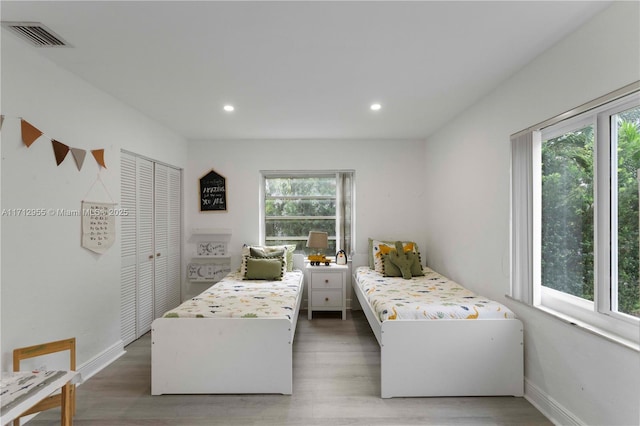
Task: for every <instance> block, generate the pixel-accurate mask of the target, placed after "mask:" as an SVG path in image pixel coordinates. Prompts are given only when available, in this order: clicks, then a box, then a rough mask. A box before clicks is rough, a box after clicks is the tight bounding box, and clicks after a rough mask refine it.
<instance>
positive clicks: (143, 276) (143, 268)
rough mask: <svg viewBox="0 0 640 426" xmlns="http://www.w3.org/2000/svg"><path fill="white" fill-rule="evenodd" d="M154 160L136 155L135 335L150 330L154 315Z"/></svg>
mask: <svg viewBox="0 0 640 426" xmlns="http://www.w3.org/2000/svg"><path fill="white" fill-rule="evenodd" d="M153 166H154V165H153V162H151V161H149V160H146V159H144V158H139V157H138V158H136V180H137V181H136V201H137V202H136V216H137V221H136V231H137V232H136V233H137V235H136V237H137V238H136V240H137V252H138V253H137V254H138V279H137V295H136V296H137V298H138V300H137V306H136V309H137V325H136V328H137V335H138V336H137V337H140V336H142V335H143V334H144V333H146V332H147V331H149V330H151V322H152V321H153V319H154V316H153V297H154V296H153V276H154V272H153V269H154V258H155V250H154V247H153V234H154V231H153V229H154V223H153V222H154V218H153V186H154V185H153V178H154V176H153Z"/></svg>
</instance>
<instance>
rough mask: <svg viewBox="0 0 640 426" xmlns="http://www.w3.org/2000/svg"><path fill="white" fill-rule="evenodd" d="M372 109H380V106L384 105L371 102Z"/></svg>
mask: <svg viewBox="0 0 640 426" xmlns="http://www.w3.org/2000/svg"><path fill="white" fill-rule="evenodd" d="M370 108H371V110H372V111H378V110H379V109H380V108H382V105H380V104H371V107H370Z"/></svg>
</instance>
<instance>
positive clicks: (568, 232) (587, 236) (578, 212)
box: [512, 88, 640, 345]
mask: <svg viewBox="0 0 640 426" xmlns="http://www.w3.org/2000/svg"><path fill="white" fill-rule="evenodd" d="M635 90H637V88H636V89H635ZM631 92H632V93H630V94H629V93H627V94H619V93H618V95H617V96H613V94H612V95H611V98H610V99H606V101H602V100H601V101H600V102H596V101H594V103H593V104H591V105H589V106H588V107H586V106H585V107H584V108H582V111H581V112H579V113H574V114H569V116H568V117H567V116H563V117H559V118H558V119H555V120H553V119H552V120H550V124H548V125H543V126H541V127H540V128H538V129H535V130H531V131H525V132H521V133H520V134H518V135H514V136H513V137H512V160H513V162H512V203H513V210H512V212H513V213H512V219H513V221H512V236H513V242H512V247H513V255H512V258H513V263H512V278H513V280H512V289H513V291H512V295H513V296H514V297H515V298H517V299H519V300H522V301H524V302H526V303H530V304H532V305H535V306H538V307H541V308H543V309H545V310H548V311H549V312H552V313H553V312H555V313H558V314H559V315H561V316H564V317H565V318H569V320H572V319H576V320H577V321H580V322H581V323H582V324H585V325H586V326H588V327H593V328H594V329H599V330H603V332H604V333H605V334H606V333H611V334H612V335H618V336H621V337H623V338H624V339H625V340H628V341H632V342H634V343H635V344H636V345H637V343H638V340H639V336H638V327H639V326H640V273H639V272H640V251H639V246H640V235H639V232H638V231H639V228H640V226H639V225H640V220H639V218H640V216H639V214H640V213H639V210H640V209H639V197H638V194H639V189H640V180H638V169H640V92H637V91H636V92H633V91H631Z"/></svg>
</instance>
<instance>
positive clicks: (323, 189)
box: [260, 171, 354, 256]
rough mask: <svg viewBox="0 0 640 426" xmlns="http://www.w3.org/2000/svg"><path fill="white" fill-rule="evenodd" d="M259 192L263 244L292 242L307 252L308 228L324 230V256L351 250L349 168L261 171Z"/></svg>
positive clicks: (352, 192) (350, 178) (352, 184)
mask: <svg viewBox="0 0 640 426" xmlns="http://www.w3.org/2000/svg"><path fill="white" fill-rule="evenodd" d="M260 192H261V200H262V208H261V209H260V210H261V218H260V221H261V234H262V240H263V242H264V244H266V245H280V244H295V245H296V252H299V253H305V254H309V249H308V248H307V247H306V242H307V237H308V235H309V231H324V232H327V233H328V235H329V247H328V248H327V250H326V252H325V254H326V255H328V256H333V255H334V254H335V253H336V252H337V251H338V250H345V251H346V252H347V253H350V252H351V251H352V249H353V247H352V241H353V235H352V233H353V229H354V228H353V226H352V224H353V200H354V172H353V171H298V172H283V171H263V172H262V184H261V188H260Z"/></svg>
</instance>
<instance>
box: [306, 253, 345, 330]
mask: <svg viewBox="0 0 640 426" xmlns="http://www.w3.org/2000/svg"><path fill="white" fill-rule="evenodd" d="M306 269H307V272H308V274H309V285H308V287H307V288H308V295H307V297H308V301H309V302H308V316H309V319H312V318H313V311H341V312H342V319H343V320H346V319H347V272H348V271H349V267H348V266H347V265H336V264H335V263H331V264H330V265H329V266H325V265H320V266H312V265H310V264H307V266H306Z"/></svg>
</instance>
